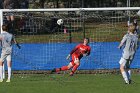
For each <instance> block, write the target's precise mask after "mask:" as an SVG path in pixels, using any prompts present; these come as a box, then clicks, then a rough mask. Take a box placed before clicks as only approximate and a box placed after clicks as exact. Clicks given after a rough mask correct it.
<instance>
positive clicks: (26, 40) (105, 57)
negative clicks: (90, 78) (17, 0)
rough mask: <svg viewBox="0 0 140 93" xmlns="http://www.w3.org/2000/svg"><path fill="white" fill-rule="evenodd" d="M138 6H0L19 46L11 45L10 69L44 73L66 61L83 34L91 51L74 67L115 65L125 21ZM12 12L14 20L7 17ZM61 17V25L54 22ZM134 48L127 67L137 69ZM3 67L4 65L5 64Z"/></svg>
mask: <svg viewBox="0 0 140 93" xmlns="http://www.w3.org/2000/svg"><path fill="white" fill-rule="evenodd" d="M139 9H140V8H139V7H133V8H131V7H129V8H127V7H122V8H71V9H65V8H64V9H15V10H8V9H6V10H5V9H2V10H0V14H1V25H2V24H9V25H10V31H11V33H13V34H14V35H15V36H16V39H17V41H18V42H19V43H20V45H21V49H18V48H16V46H14V47H13V57H12V60H13V65H12V70H14V71H19V72H21V73H23V72H22V71H25V72H30V73H44V72H45V71H48V70H52V69H53V68H58V67H61V66H63V65H68V63H69V61H67V60H66V56H67V55H68V54H69V53H70V51H71V50H72V49H73V48H74V47H75V46H76V45H77V44H79V43H82V42H83V38H85V37H88V38H90V44H89V45H90V46H91V48H92V50H91V54H90V56H88V57H85V58H83V59H81V65H80V67H79V69H78V70H88V71H92V70H97V72H98V71H99V73H100V72H101V71H103V70H106V71H111V70H118V69H119V63H118V62H119V60H120V58H121V55H122V50H119V49H117V46H118V45H119V42H120V41H121V39H122V37H123V35H124V34H126V33H127V29H128V21H129V23H132V22H133V21H134V20H137V23H138V25H139V21H140V17H139V16H138V15H137V12H138V11H139ZM8 15H14V21H8V20H7V17H6V16H8ZM58 19H62V20H63V22H60V24H61V25H59V24H58V23H57V20H58ZM138 52H140V50H138V51H137V53H136V56H135V58H134V62H133V63H132V67H131V68H135V69H139V68H140V65H139V63H138V62H139V60H140V54H139V53H138ZM5 67H6V65H5Z"/></svg>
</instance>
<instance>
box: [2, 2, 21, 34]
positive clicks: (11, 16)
mask: <svg viewBox="0 0 140 93" xmlns="http://www.w3.org/2000/svg"><path fill="white" fill-rule="evenodd" d="M3 8H4V9H18V8H19V3H18V0H4V2H3ZM6 19H7V22H6V23H7V24H8V29H9V32H10V33H12V34H16V33H15V29H14V28H15V20H14V19H15V18H14V13H13V12H8V13H6Z"/></svg>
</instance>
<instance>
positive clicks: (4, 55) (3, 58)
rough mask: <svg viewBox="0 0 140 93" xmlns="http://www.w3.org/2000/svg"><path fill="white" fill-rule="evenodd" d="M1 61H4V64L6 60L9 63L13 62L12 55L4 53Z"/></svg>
mask: <svg viewBox="0 0 140 93" xmlns="http://www.w3.org/2000/svg"><path fill="white" fill-rule="evenodd" d="M0 59H1V60H2V62H4V61H5V59H6V60H7V62H9V61H11V54H4V53H2V54H1V58H0Z"/></svg>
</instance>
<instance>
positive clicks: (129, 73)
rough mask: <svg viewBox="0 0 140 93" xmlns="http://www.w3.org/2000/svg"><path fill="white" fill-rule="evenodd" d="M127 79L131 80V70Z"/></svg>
mask: <svg viewBox="0 0 140 93" xmlns="http://www.w3.org/2000/svg"><path fill="white" fill-rule="evenodd" d="M128 75H129V77H128V78H129V79H131V70H128Z"/></svg>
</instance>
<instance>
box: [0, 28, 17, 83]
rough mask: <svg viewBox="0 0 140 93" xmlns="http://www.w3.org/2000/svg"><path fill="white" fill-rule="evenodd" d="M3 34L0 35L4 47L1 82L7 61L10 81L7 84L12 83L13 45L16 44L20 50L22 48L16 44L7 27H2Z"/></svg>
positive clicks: (0, 68) (1, 59)
mask: <svg viewBox="0 0 140 93" xmlns="http://www.w3.org/2000/svg"><path fill="white" fill-rule="evenodd" d="M2 30H3V32H2V33H1V34H0V42H1V47H2V52H1V58H0V82H3V64H4V61H5V60H7V67H8V79H7V81H6V82H10V79H11V65H12V62H11V54H12V43H15V44H16V45H17V47H18V48H19V49H20V46H19V45H18V43H17V42H16V40H15V38H14V36H13V35H12V34H10V33H8V32H7V31H8V27H7V25H2Z"/></svg>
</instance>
